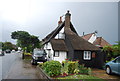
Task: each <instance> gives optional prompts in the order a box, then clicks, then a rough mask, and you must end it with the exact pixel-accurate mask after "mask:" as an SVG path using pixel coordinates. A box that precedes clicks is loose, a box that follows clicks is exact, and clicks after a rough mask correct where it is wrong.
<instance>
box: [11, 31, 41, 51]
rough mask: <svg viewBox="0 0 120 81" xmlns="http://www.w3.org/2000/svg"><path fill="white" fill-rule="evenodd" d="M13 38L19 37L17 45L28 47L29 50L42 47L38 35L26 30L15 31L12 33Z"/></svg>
mask: <svg viewBox="0 0 120 81" xmlns="http://www.w3.org/2000/svg"><path fill="white" fill-rule="evenodd" d="M11 38H12V39H17V46H19V47H21V48H23V49H24V48H26V49H27V52H31V51H32V50H33V49H34V48H36V47H37V48H38V47H40V44H39V43H40V42H39V39H38V37H37V36H34V35H30V34H29V33H28V32H26V31H14V32H12V34H11Z"/></svg>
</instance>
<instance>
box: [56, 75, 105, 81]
mask: <svg viewBox="0 0 120 81" xmlns="http://www.w3.org/2000/svg"><path fill="white" fill-rule="evenodd" d="M57 79H60V81H105V80H103V79H101V78H98V77H94V76H91V75H71V76H66V77H59V78H57Z"/></svg>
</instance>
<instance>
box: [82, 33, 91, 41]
mask: <svg viewBox="0 0 120 81" xmlns="http://www.w3.org/2000/svg"><path fill="white" fill-rule="evenodd" d="M92 35H93V33H90V34H86V35H83V36H82V38H83V39H85V40H89V39H90V37H91V36H92Z"/></svg>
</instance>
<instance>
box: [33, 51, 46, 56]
mask: <svg viewBox="0 0 120 81" xmlns="http://www.w3.org/2000/svg"><path fill="white" fill-rule="evenodd" d="M34 54H35V55H43V54H44V51H35V52H34Z"/></svg>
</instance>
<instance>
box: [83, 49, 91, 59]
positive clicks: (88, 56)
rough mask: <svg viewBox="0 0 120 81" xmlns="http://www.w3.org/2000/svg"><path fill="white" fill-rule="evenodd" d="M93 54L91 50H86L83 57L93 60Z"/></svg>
mask: <svg viewBox="0 0 120 81" xmlns="http://www.w3.org/2000/svg"><path fill="white" fill-rule="evenodd" d="M91 55H92V53H91V51H84V52H83V59H84V60H91V58H92V57H91Z"/></svg>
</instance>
